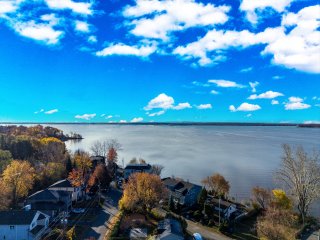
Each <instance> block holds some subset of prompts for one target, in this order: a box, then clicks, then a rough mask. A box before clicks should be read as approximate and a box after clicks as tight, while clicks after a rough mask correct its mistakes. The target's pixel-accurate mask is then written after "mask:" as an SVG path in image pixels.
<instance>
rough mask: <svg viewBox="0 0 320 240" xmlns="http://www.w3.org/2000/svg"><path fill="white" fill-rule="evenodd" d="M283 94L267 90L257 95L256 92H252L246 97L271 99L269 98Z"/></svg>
mask: <svg viewBox="0 0 320 240" xmlns="http://www.w3.org/2000/svg"><path fill="white" fill-rule="evenodd" d="M280 96H283V94H282V93H280V92H274V91H267V92H265V93H261V94H259V95H257V94H253V95H251V96H249V97H248V99H252V100H253V99H271V98H276V97H280Z"/></svg>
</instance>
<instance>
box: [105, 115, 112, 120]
mask: <svg viewBox="0 0 320 240" xmlns="http://www.w3.org/2000/svg"><path fill="white" fill-rule="evenodd" d="M105 118H106V119H110V118H113V116H112V115H108V116H106V117H105Z"/></svg>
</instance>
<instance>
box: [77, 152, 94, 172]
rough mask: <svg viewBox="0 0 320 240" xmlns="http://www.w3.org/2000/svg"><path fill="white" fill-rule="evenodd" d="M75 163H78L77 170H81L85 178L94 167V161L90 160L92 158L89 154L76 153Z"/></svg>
mask: <svg viewBox="0 0 320 240" xmlns="http://www.w3.org/2000/svg"><path fill="white" fill-rule="evenodd" d="M74 161H75V162H76V166H77V168H78V169H80V170H81V172H82V174H83V177H84V176H85V175H86V174H87V173H88V172H89V170H90V169H91V167H92V161H91V160H90V156H89V154H88V153H87V152H81V153H80V152H79V153H76V154H75V156H74Z"/></svg>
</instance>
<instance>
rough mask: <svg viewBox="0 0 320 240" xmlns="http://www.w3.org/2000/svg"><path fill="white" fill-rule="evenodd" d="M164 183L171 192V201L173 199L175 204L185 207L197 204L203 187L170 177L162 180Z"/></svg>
mask: <svg viewBox="0 0 320 240" xmlns="http://www.w3.org/2000/svg"><path fill="white" fill-rule="evenodd" d="M162 182H163V183H164V185H165V186H166V188H167V189H168V190H169V193H170V194H169V199H172V200H173V201H174V203H176V204H177V203H179V204H181V205H183V206H192V205H194V204H196V203H197V199H198V196H199V194H200V192H201V189H202V187H201V186H199V185H196V184H193V183H190V182H186V181H183V180H181V179H177V178H170V177H169V178H164V179H162Z"/></svg>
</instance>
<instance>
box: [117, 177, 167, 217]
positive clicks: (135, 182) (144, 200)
mask: <svg viewBox="0 0 320 240" xmlns="http://www.w3.org/2000/svg"><path fill="white" fill-rule="evenodd" d="M166 196H167V190H166V188H165V186H164V185H163V183H162V182H161V179H160V177H159V176H157V175H154V174H148V173H135V174H133V175H131V176H130V178H129V180H128V183H126V184H125V185H124V190H123V197H122V198H121V200H120V203H119V205H120V208H121V209H124V210H131V211H133V210H138V211H139V210H141V211H143V212H147V211H151V210H152V209H153V208H154V207H155V206H157V205H158V204H159V202H160V200H162V199H164V198H166Z"/></svg>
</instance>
